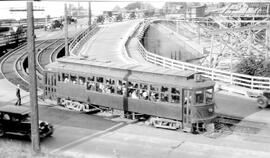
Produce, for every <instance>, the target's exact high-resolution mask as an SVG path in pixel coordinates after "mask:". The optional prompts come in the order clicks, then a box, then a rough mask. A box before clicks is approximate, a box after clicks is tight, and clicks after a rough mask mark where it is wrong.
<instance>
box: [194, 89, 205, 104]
mask: <svg viewBox="0 0 270 158" xmlns="http://www.w3.org/2000/svg"><path fill="white" fill-rule="evenodd" d="M203 93H204V91H195V102H196V103H197V104H200V103H203V99H204V94H203Z"/></svg>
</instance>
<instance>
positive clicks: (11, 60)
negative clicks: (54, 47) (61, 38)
mask: <svg viewBox="0 0 270 158" xmlns="http://www.w3.org/2000/svg"><path fill="white" fill-rule="evenodd" d="M54 41H55V40H46V41H37V42H36V50H38V49H42V48H44V47H46V46H48V45H50V44H51V43H52V42H54ZM26 52H27V46H23V47H21V48H20V49H17V50H15V51H13V52H11V53H10V54H9V55H8V56H7V57H6V58H5V59H3V61H2V63H1V72H2V74H3V75H4V77H5V78H6V79H7V80H9V81H10V82H11V83H13V84H14V85H17V84H19V85H20V87H21V88H22V89H23V90H25V91H29V83H28V74H27V73H26V72H25V70H24V68H23V66H22V65H23V61H24V60H25V59H26V57H27V53H26Z"/></svg>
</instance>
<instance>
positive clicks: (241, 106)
mask: <svg viewBox="0 0 270 158" xmlns="http://www.w3.org/2000/svg"><path fill="white" fill-rule="evenodd" d="M215 97H216V99H215V100H216V105H217V108H216V112H217V113H218V114H223V115H229V116H236V117H240V118H245V117H247V116H249V115H251V114H254V113H256V112H259V111H262V109H260V108H258V105H257V103H256V100H255V99H250V98H246V97H244V96H240V95H239V96H237V95H233V94H229V93H227V94H226V93H222V92H220V93H219V92H217V93H216V95H215Z"/></svg>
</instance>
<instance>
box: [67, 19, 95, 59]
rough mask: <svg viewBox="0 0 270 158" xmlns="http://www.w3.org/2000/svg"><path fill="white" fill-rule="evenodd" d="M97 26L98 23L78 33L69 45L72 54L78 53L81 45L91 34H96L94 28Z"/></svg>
mask: <svg viewBox="0 0 270 158" xmlns="http://www.w3.org/2000/svg"><path fill="white" fill-rule="evenodd" d="M96 28H97V25H96V24H94V25H91V26H90V27H88V28H87V29H86V30H84V31H83V32H81V33H80V34H79V35H77V36H76V37H75V38H74V40H73V41H72V42H71V44H70V46H69V52H70V54H71V55H76V54H77V53H78V51H79V49H80V48H81V45H83V44H84V43H85V42H86V41H87V40H88V38H89V36H92V35H93V34H94V30H95V29H96Z"/></svg>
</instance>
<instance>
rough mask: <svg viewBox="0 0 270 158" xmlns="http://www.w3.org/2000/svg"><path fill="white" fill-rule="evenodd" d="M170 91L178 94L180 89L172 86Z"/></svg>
mask: <svg viewBox="0 0 270 158" xmlns="http://www.w3.org/2000/svg"><path fill="white" fill-rule="evenodd" d="M171 93H172V94H178V95H179V94H180V89H179V88H172V90H171Z"/></svg>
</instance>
